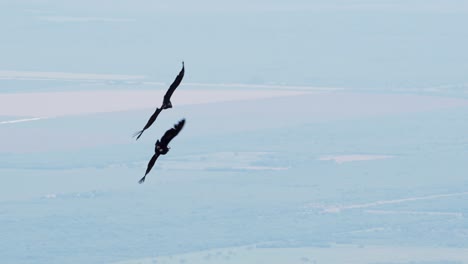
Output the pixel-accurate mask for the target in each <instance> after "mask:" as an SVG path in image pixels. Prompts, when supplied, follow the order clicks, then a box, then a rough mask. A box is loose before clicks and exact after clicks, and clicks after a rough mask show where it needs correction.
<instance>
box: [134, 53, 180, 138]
mask: <svg viewBox="0 0 468 264" xmlns="http://www.w3.org/2000/svg"><path fill="white" fill-rule="evenodd" d="M184 74H185V65H184V62H182V70H180V72H179V74H178V75H177V77H176V78H175V80H174V81H173V82H172V84H171V86H169V89H167V92H166V94H165V95H164V99H163V103H162V106H161V108H156V111H154V113H153V115H151V117H150V118H149V120H148V122H146V125H145V127H144V128H143V129H142V130H140V131H138V132H136V133H135V134H134V135H133V136H134V137H136V139H137V140H138V139H139V138H140V137H141V135H142V134H143V132H144V131H145V130H146V129H148V128H149V127H150V126H151V125H152V124H153V123H154V121H156V118H158V115H159V113H161V111H162V110H163V109H168V108H172V103H171V96H172V94H173V93H174V91H175V89H176V88H177V87H178V86H179V84H180V83H181V82H182V79H183V78H184Z"/></svg>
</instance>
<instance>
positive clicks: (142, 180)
mask: <svg viewBox="0 0 468 264" xmlns="http://www.w3.org/2000/svg"><path fill="white" fill-rule="evenodd" d="M145 179H146V175H145V176H143V178H141V179H140V180H139V181H138V183H139V184H142V183H144V182H145Z"/></svg>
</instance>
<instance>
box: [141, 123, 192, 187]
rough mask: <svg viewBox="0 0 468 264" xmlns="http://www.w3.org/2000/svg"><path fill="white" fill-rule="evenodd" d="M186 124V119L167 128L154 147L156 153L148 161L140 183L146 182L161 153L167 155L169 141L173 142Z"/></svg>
mask: <svg viewBox="0 0 468 264" xmlns="http://www.w3.org/2000/svg"><path fill="white" fill-rule="evenodd" d="M184 125H185V119H182V120H180V121H179V122H178V123H177V124H175V125H174V127H173V128H171V129H169V130H167V131H166V133H164V135H163V136H162V137H161V140H157V141H156V144H155V148H154V155H153V157H152V158H151V159H150V161H149V162H148V166H147V167H146V172H145V176H143V178H141V179H140V181H138V183H143V182H145V179H146V175H148V173H149V172H150V171H151V169H152V168H153V166H154V164H155V163H156V160H157V159H158V157H159V155H166V154H167V153H168V152H169V149H170V148H169V146H168V145H169V142H171V140H172V139H173V138H175V137H176V136H177V135H178V134H179V132H180V131H181V130H182V128H183V127H184Z"/></svg>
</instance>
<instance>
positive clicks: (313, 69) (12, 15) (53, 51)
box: [0, 0, 468, 88]
mask: <svg viewBox="0 0 468 264" xmlns="http://www.w3.org/2000/svg"><path fill="white" fill-rule="evenodd" d="M465 25H468V2H467V1H455V0H447V1H422V0H421V1H414V0H410V1H407V0H396V1H388V0H382V1H370V0H362V1H336V0H332V1H328V0H327V1H325V0H323V1H246V0H242V1H229V2H228V1H208V0H203V1H185V0H184V1H177V2H168V1H164V2H162V1H149V0H148V1H144V0H142V1H90V0H85V1H33V0H30V1H1V2H0V31H1V32H2V36H1V42H0V57H1V58H2V59H1V61H0V70H17V71H23V70H24V71H32V70H33V71H61V72H82V73H106V74H138V75H145V76H149V77H151V78H152V79H154V80H166V79H168V78H172V75H173V72H174V68H175V67H177V65H179V63H180V61H181V60H185V61H186V62H187V65H188V66H189V67H190V72H189V73H188V74H187V76H186V78H187V81H200V82H243V83H269V82H273V83H287V84H308V85H324V86H343V87H351V86H352V87H376V88H379V87H414V86H418V87H428V86H429V87H430V86H439V85H463V84H466V83H468V80H467V79H468V77H467V75H466V72H467V70H468V52H467V51H466V47H467V46H468V31H467V30H466V27H465Z"/></svg>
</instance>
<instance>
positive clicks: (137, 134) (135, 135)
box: [133, 129, 145, 140]
mask: <svg viewBox="0 0 468 264" xmlns="http://www.w3.org/2000/svg"><path fill="white" fill-rule="evenodd" d="M143 131H145V130H144V129H143V130H140V131H137V132H135V133H134V134H133V137H136V139H135V140H138V139H139V138H140V137H141V135H142V134H143Z"/></svg>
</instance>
